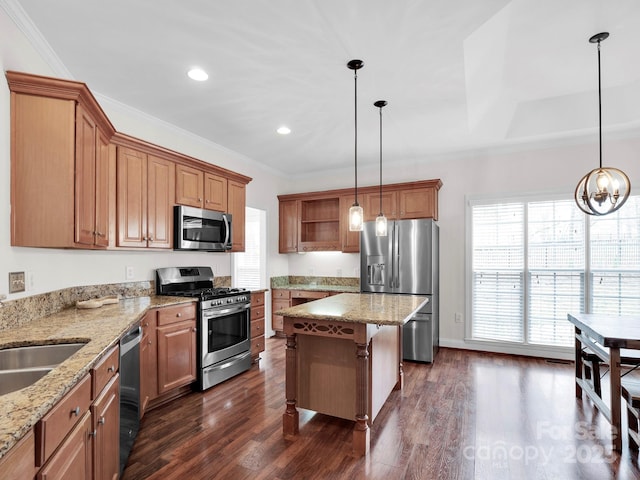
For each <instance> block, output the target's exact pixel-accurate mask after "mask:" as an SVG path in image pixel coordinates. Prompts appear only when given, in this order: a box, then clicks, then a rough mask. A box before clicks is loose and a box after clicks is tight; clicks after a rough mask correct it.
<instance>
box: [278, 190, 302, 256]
mask: <svg viewBox="0 0 640 480" xmlns="http://www.w3.org/2000/svg"><path fill="white" fill-rule="evenodd" d="M298 203H299V201H298V200H280V202H279V215H280V222H279V225H280V228H279V235H278V245H279V248H278V250H279V252H280V253H296V252H297V251H298V224H299V223H300V220H299V219H298Z"/></svg>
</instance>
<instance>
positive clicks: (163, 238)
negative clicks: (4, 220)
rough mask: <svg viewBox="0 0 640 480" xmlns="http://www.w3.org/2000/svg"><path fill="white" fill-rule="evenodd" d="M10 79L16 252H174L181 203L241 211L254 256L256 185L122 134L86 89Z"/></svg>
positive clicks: (238, 224) (236, 236)
mask: <svg viewBox="0 0 640 480" xmlns="http://www.w3.org/2000/svg"><path fill="white" fill-rule="evenodd" d="M6 77H7V82H8V84H9V89H10V91H11V244H12V245H14V246H23V247H53V248H85V249H95V248H164V249H170V248H171V247H172V239H173V235H172V233H173V209H172V207H173V205H176V204H181V205H192V206H195V207H201V208H206V209H209V210H217V211H221V212H228V213H231V214H232V215H233V232H232V235H233V249H232V251H236V252H239V251H244V208H245V195H246V185H247V184H248V183H249V182H250V181H251V178H250V177H247V176H244V175H241V174H239V173H236V172H232V171H230V170H226V169H224V168H220V167H218V166H215V165H212V164H209V163H207V162H203V161H202V160H198V159H196V158H193V157H189V156H187V155H184V154H181V153H178V152H174V151H172V150H168V149H166V148H163V147H160V146H158V145H154V144H151V143H148V142H145V141H144V140H140V139H137V138H134V137H130V136H128V135H125V134H122V133H120V132H116V131H115V129H114V127H113V125H111V123H110V121H109V119H108V118H107V117H106V115H105V114H104V112H103V111H102V109H101V108H100V106H99V105H98V103H97V102H96V100H95V98H94V97H93V95H92V94H91V92H90V91H89V89H88V88H87V86H86V85H85V84H84V83H81V82H74V81H69V80H59V79H55V78H50V77H42V76H38V75H30V74H26V73H18V72H11V71H9V72H6Z"/></svg>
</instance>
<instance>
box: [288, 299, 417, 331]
mask: <svg viewBox="0 0 640 480" xmlns="http://www.w3.org/2000/svg"><path fill="white" fill-rule="evenodd" d="M427 300H428V297H425V296H419V295H395V294H389V293H341V294H339V295H333V296H330V297H326V298H322V299H320V300H315V301H313V302H308V303H303V304H302V305H298V306H295V307H289V308H285V309H282V310H278V311H277V312H275V313H276V314H277V315H282V316H284V317H294V318H305V319H309V320H329V321H330V320H334V321H341V322H352V323H373V324H376V325H404V324H405V322H406V321H407V320H408V319H409V318H411V315H412V314H413V313H414V312H415V311H416V310H418V309H419V308H421V307H422V305H424V303H425V302H426V301H427Z"/></svg>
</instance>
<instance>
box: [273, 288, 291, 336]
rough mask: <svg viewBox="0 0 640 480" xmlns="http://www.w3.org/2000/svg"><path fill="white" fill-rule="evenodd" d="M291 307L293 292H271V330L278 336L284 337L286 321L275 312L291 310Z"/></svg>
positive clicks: (275, 290)
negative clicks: (285, 309) (284, 309)
mask: <svg viewBox="0 0 640 480" xmlns="http://www.w3.org/2000/svg"><path fill="white" fill-rule="evenodd" d="M290 306H291V292H290V291H289V290H283V289H279V288H278V289H274V290H271V328H273V330H274V331H275V332H276V336H283V335H284V332H283V329H284V320H283V318H282V317H281V316H280V315H276V314H275V313H274V312H277V311H278V310H282V309H283V308H289V307H290Z"/></svg>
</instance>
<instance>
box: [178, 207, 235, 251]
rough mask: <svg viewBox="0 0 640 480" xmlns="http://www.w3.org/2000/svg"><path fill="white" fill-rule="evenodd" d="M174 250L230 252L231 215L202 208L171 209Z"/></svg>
mask: <svg viewBox="0 0 640 480" xmlns="http://www.w3.org/2000/svg"><path fill="white" fill-rule="evenodd" d="M173 231H174V235H173V248H174V250H204V251H207V252H226V251H228V250H231V215H230V214H228V213H221V212H214V211H213V210H205V209H203V208H194V207H185V206H184V205H176V206H174V207H173Z"/></svg>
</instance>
